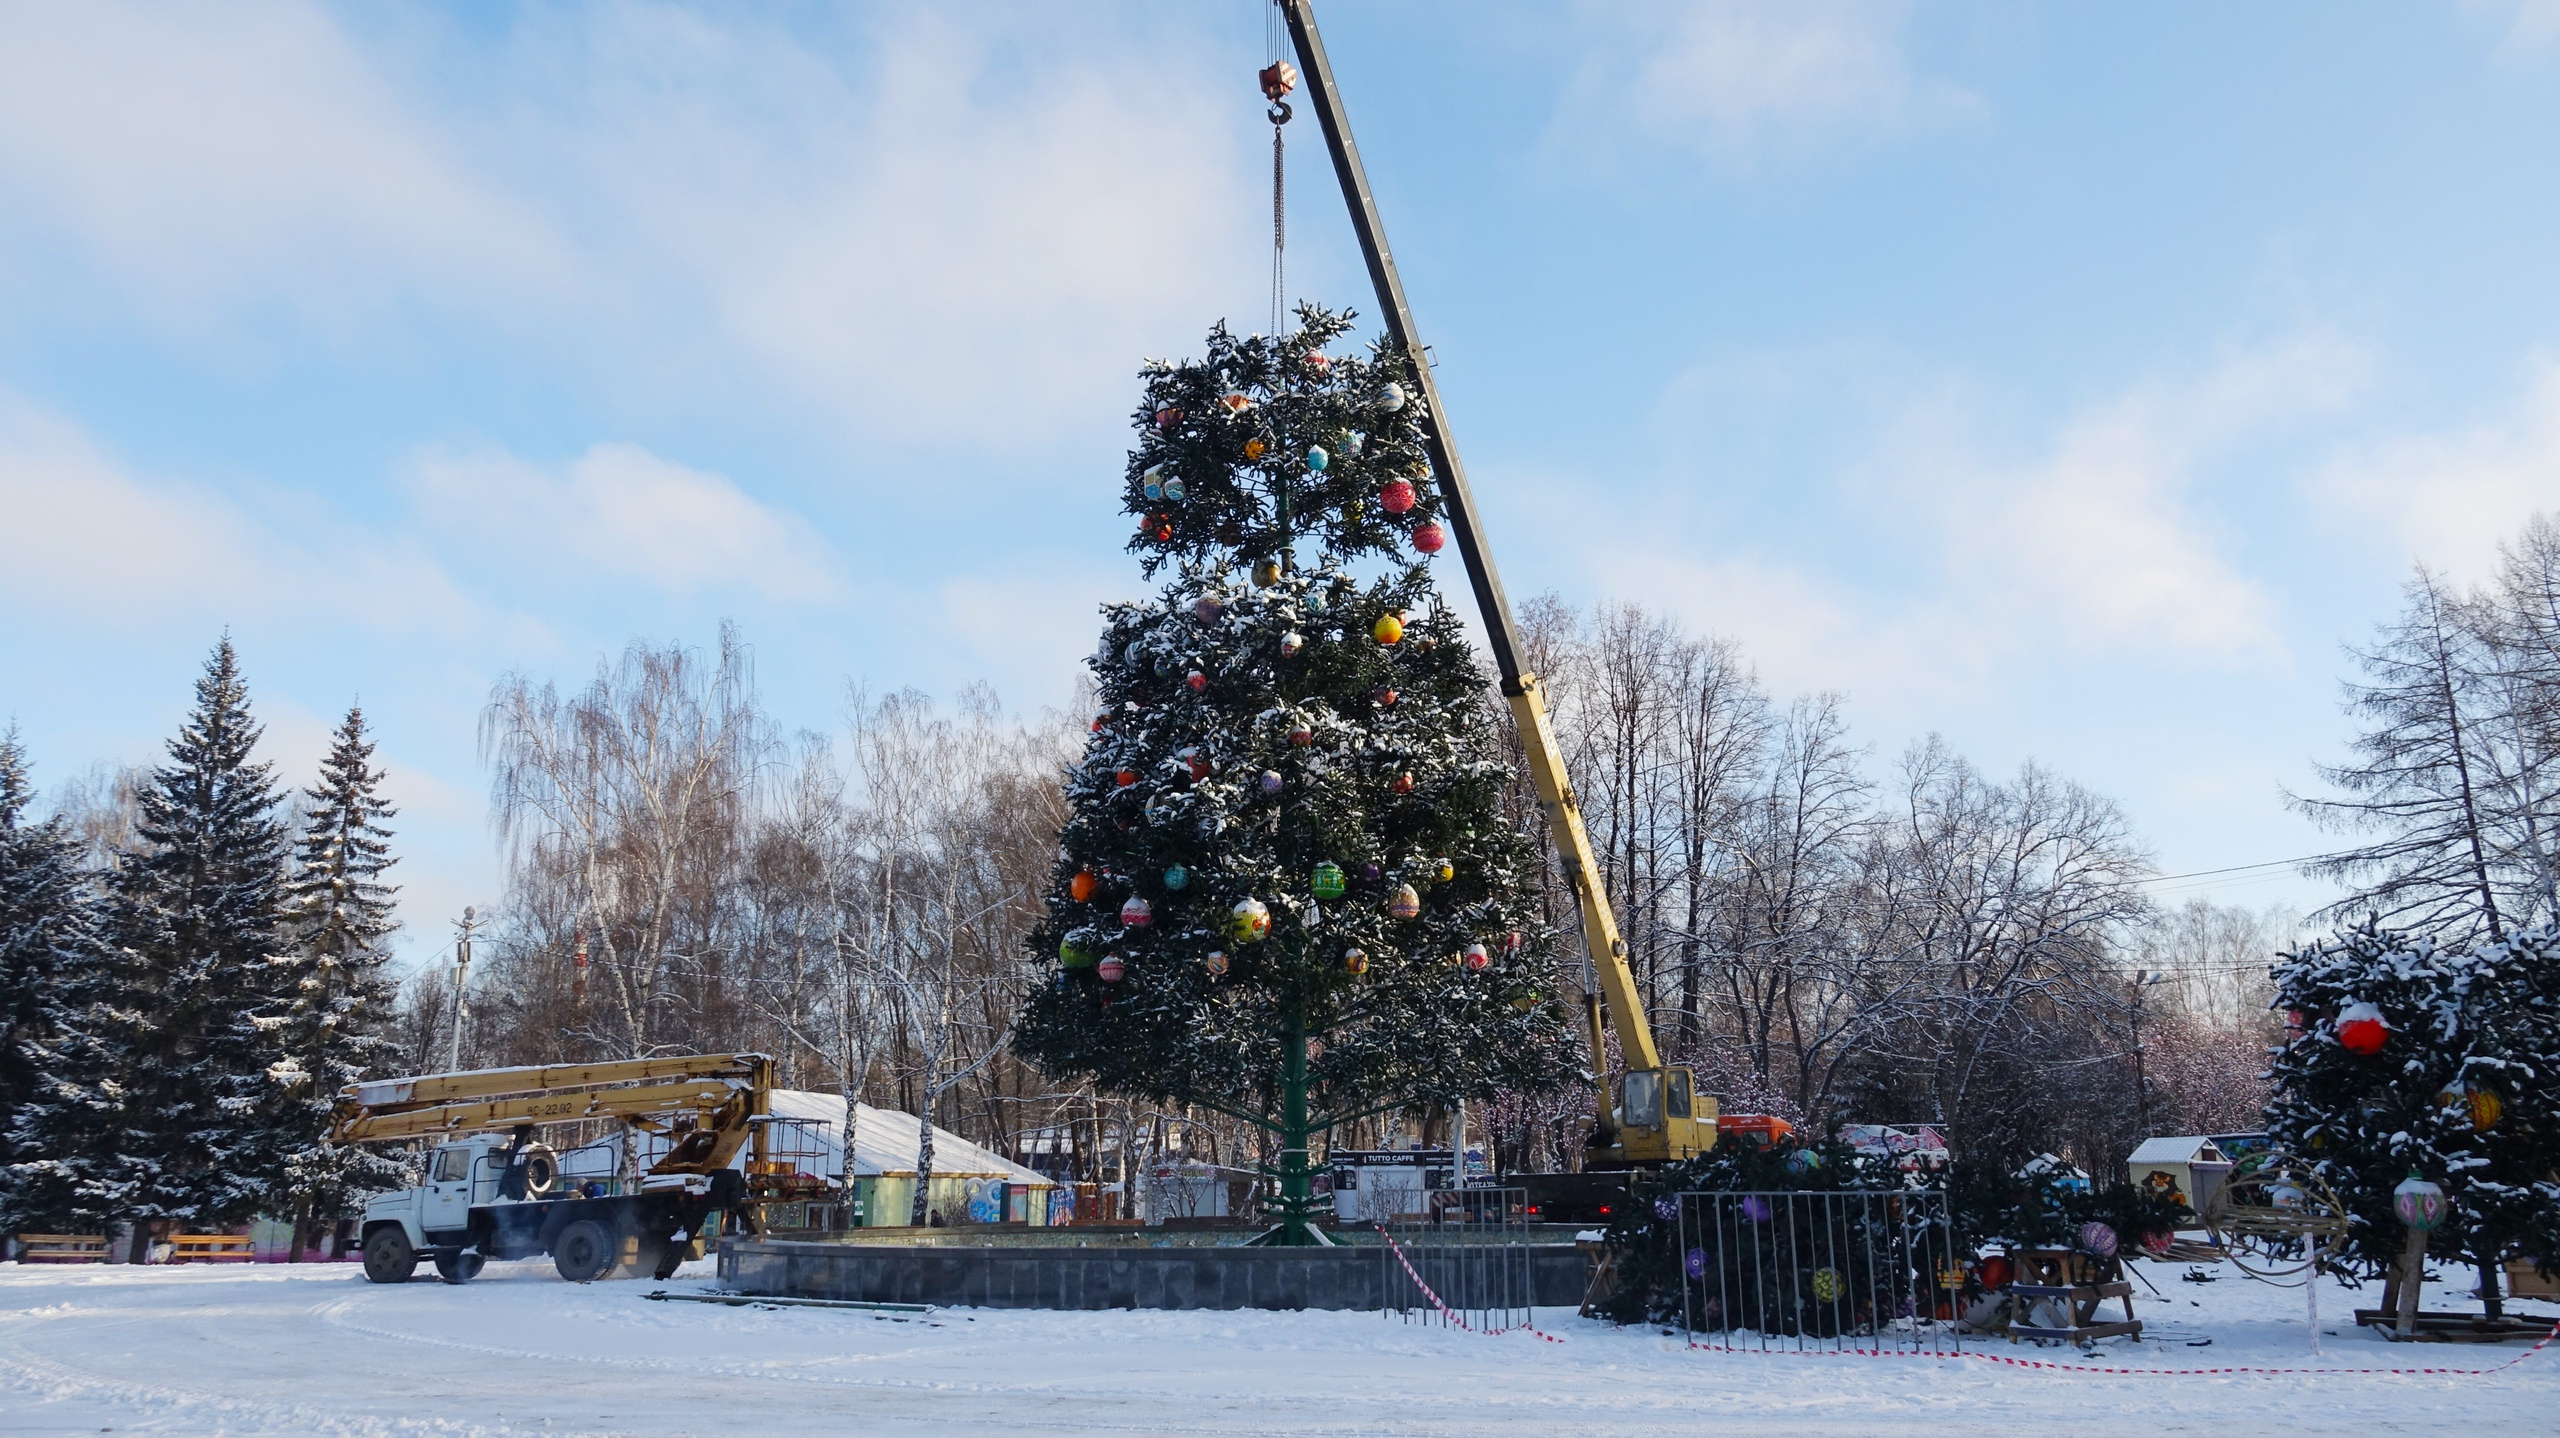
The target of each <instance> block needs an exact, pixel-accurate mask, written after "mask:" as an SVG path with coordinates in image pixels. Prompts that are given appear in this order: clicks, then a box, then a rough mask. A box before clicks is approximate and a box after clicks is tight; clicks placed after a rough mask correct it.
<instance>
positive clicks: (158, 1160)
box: [113, 637, 289, 1243]
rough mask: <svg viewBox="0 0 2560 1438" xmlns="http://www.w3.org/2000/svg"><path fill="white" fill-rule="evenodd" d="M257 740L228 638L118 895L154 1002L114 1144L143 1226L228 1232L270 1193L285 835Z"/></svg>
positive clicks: (207, 675) (122, 869)
mask: <svg viewBox="0 0 2560 1438" xmlns="http://www.w3.org/2000/svg"><path fill="white" fill-rule="evenodd" d="M260 733H261V730H260V727H259V725H258V724H257V723H256V722H255V721H254V720H253V719H252V717H251V716H250V712H249V696H248V690H247V687H246V686H245V685H244V684H243V683H242V681H241V678H240V666H239V656H238V655H237V654H236V653H235V652H234V651H233V649H232V647H231V641H230V639H229V638H228V637H225V638H224V639H223V641H222V643H221V644H220V645H219V646H218V647H217V648H216V649H215V650H214V653H213V657H212V658H211V659H210V660H208V661H207V662H206V664H205V668H204V674H203V676H202V677H201V678H199V679H198V680H197V681H196V706H195V711H194V712H193V713H192V714H190V715H189V716H188V718H187V721H186V723H185V725H184V726H183V727H182V728H181V729H180V730H179V731H178V736H177V737H176V738H174V739H172V740H170V741H169V745H168V752H169V762H167V763H166V764H163V765H161V766H160V767H159V768H157V769H155V770H153V771H152V774H151V781H150V783H149V785H148V786H147V787H146V788H145V789H144V790H143V792H142V794H141V803H140V809H141V818H140V822H139V823H138V824H137V825H136V826H135V836H136V839H137V841H138V842H137V845H136V850H135V852H133V853H131V854H128V855H126V856H125V858H124V860H123V862H122V863H121V864H120V865H119V867H118V868H117V870H116V874H115V878H114V882H113V890H114V895H115V899H116V903H117V910H118V911H117V914H116V927H117V930H118V932H117V940H118V942H119V943H120V944H121V946H122V947H124V948H125V949H127V950H128V951H129V958H128V960H127V962H128V964H129V965H130V969H131V977H132V979H133V981H134V982H135V983H136V984H137V985H138V986H140V987H141V988H142V989H143V990H144V991H145V992H146V993H147V995H148V1004H147V1006H145V1007H144V1010H143V1011H144V1015H145V1016H144V1019H143V1022H141V1023H140V1024H139V1025H137V1026H136V1028H135V1030H134V1031H133V1033H132V1034H131V1037H130V1040H129V1044H128V1049H129V1051H128V1053H127V1054H126V1055H125V1070H124V1085H125V1096H124V1115H125V1117H124V1123H123V1128H122V1133H121V1141H120V1143H119V1144H118V1145H117V1147H118V1148H119V1150H120V1154H119V1158H120V1160H121V1163H122V1165H123V1174H124V1180H125V1182H126V1184H127V1185H129V1187H130V1190H131V1193H132V1196H133V1198H132V1207H131V1210H130V1212H131V1215H132V1216H133V1217H135V1218H137V1219H141V1220H146V1221H149V1220H158V1221H168V1222H174V1223H181V1224H196V1225H219V1224H226V1223H233V1222H237V1221H239V1220H241V1219H243V1218H246V1217H248V1216H250V1215H251V1214H253V1213H255V1212H256V1211H257V1210H258V1209H259V1207H260V1206H261V1201H262V1200H263V1199H265V1198H266V1197H267V1195H268V1194H269V1193H270V1192H271V1183H272V1179H273V1175H272V1174H271V1173H268V1172H263V1171H261V1165H262V1164H263V1163H264V1162H266V1161H267V1160H268V1158H269V1156H270V1155H269V1151H268V1148H267V1145H265V1144H264V1143H263V1142H262V1136H261V1130H262V1128H263V1126H264V1125H265V1123H266V1122H267V1121H268V1120H269V1118H270V1116H271V1114H272V1110H273V1105H272V1103H271V1102H270V1098H271V1095H272V1092H273V1090H274V1088H275V1086H276V1082H277V1081H276V1079H275V1078H274V1077H273V1076H271V1074H270V1072H269V1069H270V1067H271V1066H272V1065H273V1064H275V1063H276V1061H277V1060H278V1059H279V1058H280V1057H281V1054H280V1051H279V1050H278V1047H277V1044H276V1041H275V1038H274V1031H275V1030H276V1029H278V1028H280V1027H281V1019H280V1015H279V1011H280V1010H281V1009H282V1007H283V1005H282V1004H281V1003H280V1002H279V994H278V987H279V984H280V981H281V976H282V974H283V973H284V972H285V971H286V970H287V969H288V968H289V965H287V964H283V963H280V962H279V958H280V955H281V952H282V948H283V945H282V942H281V936H280V935H279V933H278V931H277V917H278V902H279V900H280V899H281V898H282V889H283V882H284V864H285V854H286V835H285V827H284V825H283V824H282V823H281V822H280V821H279V820H278V819H277V817H276V801H277V795H276V790H275V785H274V782H273V779H272V778H271V776H270V773H269V767H268V766H267V765H265V764H262V763H258V762H256V760H255V759H254V758H253V755H254V753H255V750H256V748H257V743H258V739H259V736H260ZM136 1241H137V1243H139V1241H140V1235H139V1233H137V1236H136Z"/></svg>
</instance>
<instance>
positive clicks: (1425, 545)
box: [1413, 524, 1449, 554]
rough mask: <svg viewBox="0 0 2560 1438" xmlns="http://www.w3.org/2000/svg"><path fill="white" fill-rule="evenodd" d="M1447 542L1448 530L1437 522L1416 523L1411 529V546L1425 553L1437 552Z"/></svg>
mask: <svg viewBox="0 0 2560 1438" xmlns="http://www.w3.org/2000/svg"><path fill="white" fill-rule="evenodd" d="M1448 542H1449V531H1447V530H1445V529H1442V528H1441V527H1440V526H1439V525H1437V524H1424V525H1418V526H1416V527H1415V529H1414V531H1413V547H1414V548H1416V549H1419V550H1421V551H1422V552H1423V553H1425V554H1438V553H1439V552H1440V549H1441V546H1443V545H1445V544H1447V543H1448Z"/></svg>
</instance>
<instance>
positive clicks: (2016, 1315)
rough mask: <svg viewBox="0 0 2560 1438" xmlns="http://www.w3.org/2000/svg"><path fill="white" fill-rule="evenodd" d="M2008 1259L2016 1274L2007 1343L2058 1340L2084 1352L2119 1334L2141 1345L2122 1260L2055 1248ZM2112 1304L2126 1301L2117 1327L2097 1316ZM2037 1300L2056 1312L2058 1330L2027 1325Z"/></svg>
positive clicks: (2016, 1253) (2011, 1288)
mask: <svg viewBox="0 0 2560 1438" xmlns="http://www.w3.org/2000/svg"><path fill="white" fill-rule="evenodd" d="M2009 1259H2010V1261H2011V1262H2012V1263H2013V1264H2015V1265H2016V1268H2017V1272H2018V1278H2017V1280H2016V1281H2015V1282H2012V1283H2011V1284H2010V1285H2009V1289H2008V1292H2009V1296H2010V1311H2009V1341H2010V1342H2012V1343H2015V1342H2017V1341H2018V1340H2019V1339H2021V1338H2043V1339H2059V1340H2061V1341H2063V1342H2066V1343H2072V1344H2077V1345H2079V1346H2080V1347H2083V1348H2085V1347H2087V1346H2088V1345H2089V1344H2091V1343H2092V1342H2095V1341H2096V1340H2098V1339H2101V1338H2114V1337H2116V1336H2118V1335H2120V1334H2121V1335H2124V1336H2126V1337H2130V1338H2131V1339H2133V1341H2134V1342H2136V1343H2139V1342H2141V1341H2142V1320H2141V1319H2138V1318H2136V1317H2134V1316H2133V1285H2132V1284H2130V1283H2127V1282H2125V1281H2124V1268H2123V1262H2122V1260H2121V1259H2117V1258H2112V1257H2110V1258H2098V1257H2095V1256H2093V1255H2090V1254H2086V1253H2075V1252H2072V1251H2071V1250H2069V1249H2054V1248H2030V1249H2025V1250H2022V1251H2013V1252H2011V1253H2010V1255H2009ZM2110 1298H2120V1299H2122V1300H2124V1321H2123V1322H2121V1323H2116V1322H2109V1321H2107V1320H2104V1319H2101V1318H2100V1317H2099V1316H2098V1305H2099V1304H2101V1303H2104V1302H2106V1301H2107V1300H2108V1299H2110ZM2038 1300H2044V1301H2048V1302H2051V1303H2053V1304H2056V1305H2059V1306H2060V1308H2061V1309H2062V1313H2063V1318H2064V1322H2063V1325H2062V1326H2060V1327H2050V1326H2046V1325H2042V1324H2033V1323H2028V1322H2026V1321H2025V1320H2026V1318H2027V1317H2028V1316H2029V1314H2030V1312H2031V1310H2032V1305H2034V1304H2035V1303H2036V1302H2037V1301H2038Z"/></svg>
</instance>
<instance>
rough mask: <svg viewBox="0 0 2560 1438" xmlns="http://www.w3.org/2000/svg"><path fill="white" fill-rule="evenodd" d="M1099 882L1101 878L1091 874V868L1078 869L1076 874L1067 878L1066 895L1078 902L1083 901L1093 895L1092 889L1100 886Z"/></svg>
mask: <svg viewBox="0 0 2560 1438" xmlns="http://www.w3.org/2000/svg"><path fill="white" fill-rule="evenodd" d="M1101 883H1102V881H1101V880H1099V879H1097V878H1095V877H1094V876H1093V870H1091V869H1078V870H1076V876H1075V877H1074V878H1072V879H1069V880H1067V897H1068V898H1070V899H1073V900H1075V901H1076V902H1077V903H1079V904H1081V903H1084V902H1086V901H1088V900H1090V899H1091V898H1092V897H1093V891H1094V890H1095V889H1096V888H1098V887H1100V886H1101Z"/></svg>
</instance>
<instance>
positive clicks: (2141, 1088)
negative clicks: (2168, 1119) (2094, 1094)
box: [2132, 969, 2169, 1138]
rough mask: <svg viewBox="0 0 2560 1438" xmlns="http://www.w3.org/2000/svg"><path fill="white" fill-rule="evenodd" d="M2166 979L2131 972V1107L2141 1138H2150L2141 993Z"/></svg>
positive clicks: (2149, 973)
mask: <svg viewBox="0 0 2560 1438" xmlns="http://www.w3.org/2000/svg"><path fill="white" fill-rule="evenodd" d="M2168 978H2169V976H2168V975H2167V974H2155V973H2153V972H2151V971H2150V970H2149V969H2136V970H2134V971H2133V984H2132V988H2133V1107H2134V1115H2135V1127H2136V1128H2137V1129H2138V1130H2139V1131H2140V1136H2141V1137H2142V1138H2149V1137H2150V1136H2151V1082H2150V1078H2149V1076H2148V1075H2147V1074H2145V1073H2144V1072H2143V1067H2142V993H2143V990H2145V989H2148V988H2152V987H2154V986H2155V985H2158V984H2162V983H2165V982H2167V981H2168Z"/></svg>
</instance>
